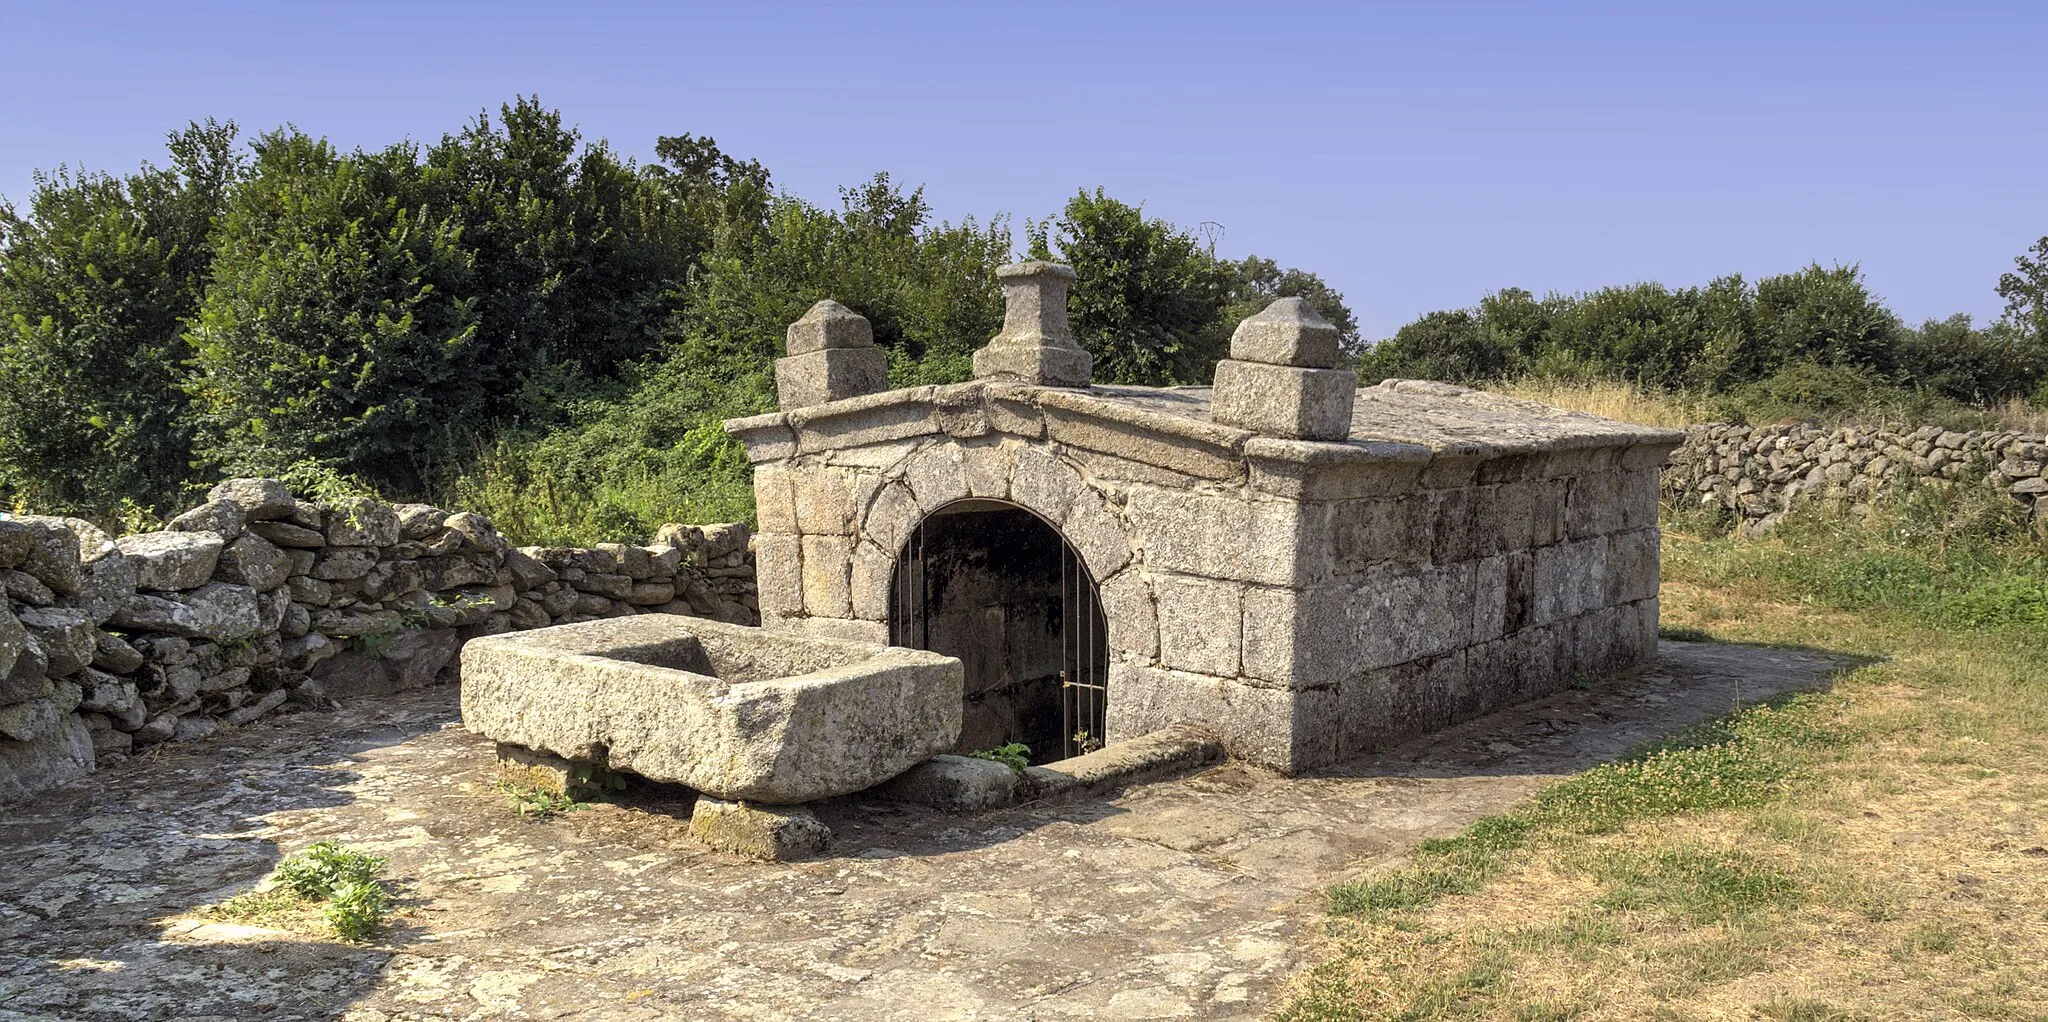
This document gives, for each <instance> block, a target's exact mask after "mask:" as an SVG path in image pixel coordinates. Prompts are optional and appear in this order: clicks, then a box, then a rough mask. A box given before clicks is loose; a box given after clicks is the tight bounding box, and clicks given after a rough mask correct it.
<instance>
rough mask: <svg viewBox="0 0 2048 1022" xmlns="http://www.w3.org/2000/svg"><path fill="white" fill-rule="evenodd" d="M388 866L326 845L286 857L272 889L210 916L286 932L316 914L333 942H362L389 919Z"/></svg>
mask: <svg viewBox="0 0 2048 1022" xmlns="http://www.w3.org/2000/svg"><path fill="white" fill-rule="evenodd" d="M385 865H386V860H385V859H384V858H382V857H381V856H375V855H366V854H364V853H362V852H358V851H354V850H352V849H348V848H344V847H342V846H340V845H338V844H335V843H334V842H332V841H322V842H320V843H319V844H316V845H313V846H311V847H309V848H306V849H303V850H301V851H298V852H294V853H292V854H291V855H289V856H286V857H285V859H284V861H282V862H280V863H278V864H277V869H276V870H275V871H274V872H272V873H271V876H270V884H269V886H267V887H264V888H261V889H259V890H254V891H250V892H248V893H246V894H238V895H236V896H235V897H233V898H230V899H228V900H227V901H225V902H222V903H221V904H219V905H217V906H214V907H213V908H212V909H209V910H208V911H207V912H206V914H208V915H212V916H215V917H218V918H223V919H235V920H242V921H247V922H254V923H259V924H264V925H271V926H280V927H285V928H290V927H292V926H294V925H296V924H299V923H301V922H302V921H303V920H304V919H305V918H306V917H308V916H310V915H313V914H317V915H318V916H319V918H320V919H322V920H323V921H324V922H325V923H326V925H327V927H328V928H329V929H331V930H332V931H333V932H334V935H335V936H337V937H339V938H341V939H342V940H345V941H349V942H352V943H353V942H360V941H363V940H367V939H369V937H370V935H371V934H373V933H375V932H376V931H377V927H378V926H380V925H382V924H383V922H384V918H385V916H386V915H388V914H389V913H390V899H389V894H388V892H387V891H386V890H385V888H384V884H383V881H382V877H383V875H384V867H385Z"/></svg>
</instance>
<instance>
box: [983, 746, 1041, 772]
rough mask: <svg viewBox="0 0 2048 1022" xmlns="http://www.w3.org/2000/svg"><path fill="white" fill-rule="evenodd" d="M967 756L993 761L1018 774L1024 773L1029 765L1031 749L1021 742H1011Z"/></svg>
mask: <svg viewBox="0 0 2048 1022" xmlns="http://www.w3.org/2000/svg"><path fill="white" fill-rule="evenodd" d="M968 755H970V756H973V757H974V758H975V759H987V760H994V761H995V762H997V763H1001V764H1002V765H1004V766H1006V767H1009V768H1010V769H1012V770H1015V771H1017V772H1018V773H1020V774H1021V773H1023V772H1024V768H1025V767H1027V766H1030V765H1031V747H1030V746H1028V745H1025V744H1024V743H1023V742H1011V743H1010V744H1008V745H1002V746H997V747H996V748H993V749H983V750H981V751H980V752H970V753H968Z"/></svg>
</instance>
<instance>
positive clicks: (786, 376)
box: [775, 298, 889, 411]
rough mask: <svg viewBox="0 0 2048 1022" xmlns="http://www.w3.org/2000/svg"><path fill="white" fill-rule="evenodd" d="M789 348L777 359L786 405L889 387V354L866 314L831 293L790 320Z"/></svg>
mask: <svg viewBox="0 0 2048 1022" xmlns="http://www.w3.org/2000/svg"><path fill="white" fill-rule="evenodd" d="M787 339H788V344H789V354H788V356H786V357H784V358H778V359H776V360H775V396H776V400H777V403H778V404H780V405H781V407H782V410H783V411H788V410H790V409H792V408H808V407H810V406H811V405H821V404H824V403H825V402H827V401H838V400H840V399H842V398H849V397H859V396H860V395H862V394H876V393H880V392H882V391H884V390H887V389H889V357H888V356H887V355H886V354H884V353H883V352H882V349H880V348H877V347H875V331H874V328H873V327H871V326H869V325H868V321H867V318H866V317H864V316H862V315H861V314H860V313H857V312H855V311H853V310H852V309H849V308H847V307H846V306H844V305H841V304H839V303H838V302H835V301H833V300H831V299H830V298H827V299H825V300H824V301H822V302H819V303H818V304H816V305H813V306H811V308H810V311H809V312H806V313H804V314H803V318H801V319H798V320H797V321H796V322H794V323H791V324H790V325H789V333H788V335H787Z"/></svg>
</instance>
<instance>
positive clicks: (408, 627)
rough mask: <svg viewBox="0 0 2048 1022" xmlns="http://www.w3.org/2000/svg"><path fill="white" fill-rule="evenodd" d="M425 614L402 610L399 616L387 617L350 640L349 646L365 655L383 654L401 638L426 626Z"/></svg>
mask: <svg viewBox="0 0 2048 1022" xmlns="http://www.w3.org/2000/svg"><path fill="white" fill-rule="evenodd" d="M425 625H426V619H425V617H424V616H423V615H415V614H408V613H403V612H401V613H400V614H399V616H398V617H396V618H390V619H387V620H385V621H383V622H381V623H379V624H378V625H377V627H375V628H372V629H370V630H369V631H367V632H364V633H362V634H361V635H358V636H356V637H355V638H353V639H350V640H349V648H350V649H351V650H353V651H355V652H357V653H361V654H363V655H364V656H382V655H383V654H384V651H386V650H388V649H390V648H391V645H392V644H393V643H395V642H397V641H398V640H399V639H401V638H403V637H404V636H406V635H409V634H411V633H413V632H417V631H419V630H420V629H421V628H423V627H425Z"/></svg>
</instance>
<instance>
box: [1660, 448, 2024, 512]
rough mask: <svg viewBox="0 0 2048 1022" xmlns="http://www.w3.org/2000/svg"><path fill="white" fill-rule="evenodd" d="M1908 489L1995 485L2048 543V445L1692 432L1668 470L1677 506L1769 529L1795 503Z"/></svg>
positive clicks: (1862, 500) (1668, 490)
mask: <svg viewBox="0 0 2048 1022" xmlns="http://www.w3.org/2000/svg"><path fill="white" fill-rule="evenodd" d="M1909 482H1936V483H1942V484H1951V483H1979V484H1983V485H1988V486H1995V487H1998V488H1999V489H2003V490H2004V491H2006V492H2007V493H2009V494H2011V495H2012V497H2013V499H2014V500H2017V501H2019V502H2021V503H2022V504H2024V505H2026V506H2027V507H2028V508H2029V509H2030V510H2031V512H2032V514H2033V519H2034V522H2035V525H2036V528H2037V529H2040V530H2042V532H2043V534H2044V535H2048V440H2044V438H2043V437H2042V436H2041V435H2040V434H2028V433H2018V432H2013V431H1973V432H1967V433H1966V432H1958V431H1955V430H1946V429H1942V428H1940V427H1938V426H1923V427H1921V428H1919V429H1915V430H1910V431H1909V430H1906V429H1904V428H1898V429H1877V430H1872V429H1858V428H1854V427H1841V428H1836V429H1822V428H1820V427H1817V426H1807V425H1790V426H1731V425H1711V426H1693V427H1690V428H1688V429H1687V430H1686V431H1685V443H1684V444H1683V445H1681V446H1680V447H1679V448H1678V450H1677V451H1676V452H1674V453H1673V454H1672V457H1671V465H1670V467H1669V468H1668V469H1666V470H1665V472H1664V492H1665V494H1666V496H1667V497H1668V498H1669V499H1671V500H1672V501H1673V502H1674V503H1685V504H1708V505H1715V506H1718V507H1721V508H1723V509H1725V510H1726V511H1728V512H1729V513H1731V514H1733V515H1735V516H1737V518H1738V519H1739V521H1740V522H1741V524H1742V525H1743V526H1744V528H1746V529H1750V530H1755V529H1768V528H1769V527H1770V526H1771V525H1772V524H1774V523H1775V522H1776V521H1777V520H1778V518H1779V517H1780V516H1781V515H1783V514H1784V512H1785V511H1786V509H1788V508H1790V507H1791V506H1792V505H1793V504H1795V503H1796V502H1798V501H1800V500H1811V499H1819V500H1825V501H1831V502H1835V503H1839V504H1844V505H1849V506H1855V505H1859V504H1868V503H1869V502H1870V501H1871V500H1872V499H1873V498H1875V497H1878V496H1880V495H1882V494H1884V493H1886V492H1888V491H1890V490H1891V489H1893V488H1895V487H1898V486H1900V485H1902V484H1906V483H1909Z"/></svg>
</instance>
